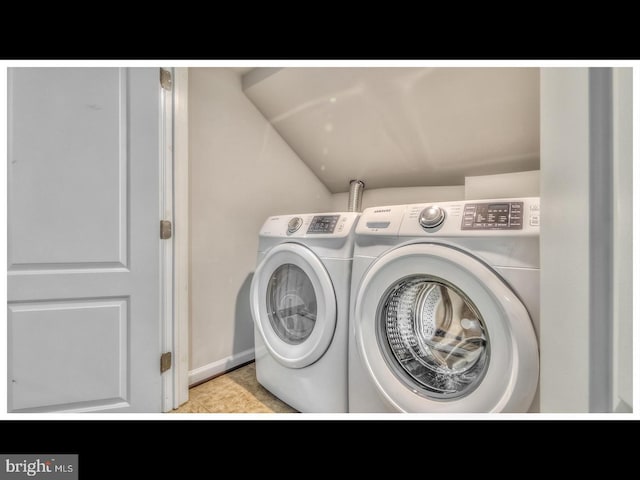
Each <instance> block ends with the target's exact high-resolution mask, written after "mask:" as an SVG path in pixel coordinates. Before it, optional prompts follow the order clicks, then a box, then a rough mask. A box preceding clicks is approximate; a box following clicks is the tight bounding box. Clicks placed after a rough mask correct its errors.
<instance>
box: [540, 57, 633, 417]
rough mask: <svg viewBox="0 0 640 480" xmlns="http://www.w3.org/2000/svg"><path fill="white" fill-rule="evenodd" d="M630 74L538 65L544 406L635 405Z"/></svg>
mask: <svg viewBox="0 0 640 480" xmlns="http://www.w3.org/2000/svg"><path fill="white" fill-rule="evenodd" d="M631 83H632V82H631V71H630V69H620V68H617V69H602V68H600V69H593V68H542V69H541V72H540V86H541V95H540V99H541V112H540V113H541V115H540V120H541V131H540V139H541V152H540V153H541V155H540V167H541V178H540V195H541V202H542V210H543V221H542V223H541V230H540V235H541V243H540V254H541V289H540V316H541V325H540V362H541V364H540V367H541V370H540V409H541V411H542V412H543V413H545V412H560V413H562V412H576V413H582V412H609V411H618V412H628V411H630V408H631V405H632V398H631V395H632V312H631V310H632V308H631V302H632V293H631V281H632V272H631V262H630V261H629V259H631V258H632V243H631V234H632V232H631V224H632V216H631V206H632V190H631V176H632V175H631V174H632V157H631V148H632V147H631V146H632V133H631V131H632V130H631V123H632V118H631V117H632V113H631V104H632V98H631V92H632V85H631Z"/></svg>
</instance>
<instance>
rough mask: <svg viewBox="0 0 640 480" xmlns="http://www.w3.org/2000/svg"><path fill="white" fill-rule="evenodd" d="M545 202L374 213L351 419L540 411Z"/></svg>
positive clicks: (360, 280)
mask: <svg viewBox="0 0 640 480" xmlns="http://www.w3.org/2000/svg"><path fill="white" fill-rule="evenodd" d="M539 225H540V201H539V198H509V199H496V200H478V201H470V200H465V201H459V202H446V203H434V204H415V205H400V206H388V207H375V208H368V209H366V210H364V211H363V212H362V216H361V217H360V221H359V222H358V226H357V228H356V241H355V246H354V260H353V271H352V291H351V314H350V326H349V411H350V412H409V413H459V412H464V413H487V412H527V411H537V410H538V406H537V389H538V384H539V382H538V374H539V354H538V341H537V325H538V318H539V291H540V288H539V271H540V270H539V269H540V262H539V258H540V256H539V229H540V227H539Z"/></svg>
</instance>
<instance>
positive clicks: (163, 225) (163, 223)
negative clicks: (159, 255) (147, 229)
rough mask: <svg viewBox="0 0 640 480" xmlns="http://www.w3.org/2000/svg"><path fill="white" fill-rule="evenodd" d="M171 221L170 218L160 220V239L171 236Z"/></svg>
mask: <svg viewBox="0 0 640 480" xmlns="http://www.w3.org/2000/svg"><path fill="white" fill-rule="evenodd" d="M171 233H172V232H171V222H170V221H169V220H160V239H161V240H167V239H168V238H171Z"/></svg>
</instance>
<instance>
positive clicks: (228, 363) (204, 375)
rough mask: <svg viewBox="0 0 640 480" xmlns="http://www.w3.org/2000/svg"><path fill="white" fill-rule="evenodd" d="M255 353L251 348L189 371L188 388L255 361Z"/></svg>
mask: <svg viewBox="0 0 640 480" xmlns="http://www.w3.org/2000/svg"><path fill="white" fill-rule="evenodd" d="M255 357H256V356H255V351H254V349H253V348H250V349H248V350H245V351H243V352H240V353H236V354H233V355H230V356H228V357H225V358H223V359H221V360H218V361H216V362H212V363H208V364H207V365H203V366H202V367H198V368H196V369H194V370H190V371H189V387H194V386H196V385H198V384H199V383H202V382H206V381H207V380H210V379H212V378H214V377H217V376H218V375H222V374H223V373H226V372H228V371H229V370H233V369H234V368H236V367H239V366H240V365H242V364H244V363H248V362H250V361H252V360H254V359H255Z"/></svg>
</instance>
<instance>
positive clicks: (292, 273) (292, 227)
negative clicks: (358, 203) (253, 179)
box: [250, 212, 360, 413]
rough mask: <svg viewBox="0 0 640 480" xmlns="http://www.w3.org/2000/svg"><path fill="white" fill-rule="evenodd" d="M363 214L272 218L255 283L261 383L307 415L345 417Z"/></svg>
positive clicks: (261, 243) (263, 235)
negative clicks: (356, 241)
mask: <svg viewBox="0 0 640 480" xmlns="http://www.w3.org/2000/svg"><path fill="white" fill-rule="evenodd" d="M359 216H360V213H357V212H338V213H314V214H299V215H279V216H274V217H270V218H268V219H267V220H266V221H265V223H264V225H263V227H262V229H261V230H260V238H259V248H258V265H257V268H256V271H255V273H254V276H253V279H252V282H251V293H250V299H251V300H250V302H251V314H252V316H253V321H254V327H255V328H254V330H255V356H256V376H257V380H258V382H259V383H260V384H261V385H262V386H264V387H265V388H266V389H267V390H269V391H270V392H272V393H273V394H274V395H276V396H277V397H278V398H280V399H281V400H282V401H284V402H286V403H287V404H289V405H290V406H292V407H293V408H295V409H296V410H298V411H300V412H304V413H325V412H326V413H345V412H347V409H348V399H347V389H348V385H347V343H348V341H347V331H348V321H349V317H348V315H349V294H350V285H351V264H352V260H353V235H354V228H355V225H356V223H357V221H358V217H359Z"/></svg>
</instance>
